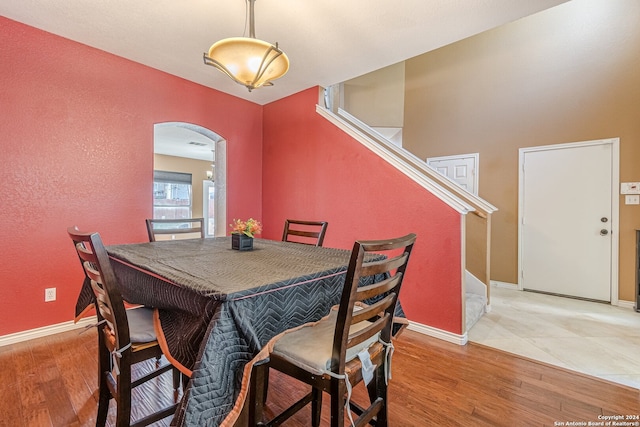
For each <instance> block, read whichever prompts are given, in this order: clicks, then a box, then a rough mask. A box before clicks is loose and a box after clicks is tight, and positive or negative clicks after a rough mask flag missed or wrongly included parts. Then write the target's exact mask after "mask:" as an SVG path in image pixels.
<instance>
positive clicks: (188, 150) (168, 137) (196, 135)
mask: <svg viewBox="0 0 640 427" xmlns="http://www.w3.org/2000/svg"><path fill="white" fill-rule="evenodd" d="M153 141H154V144H153V145H154V171H167V172H175V173H183V174H190V175H191V182H192V185H191V199H190V203H191V204H190V212H191V216H192V217H203V218H205V228H206V231H207V236H224V235H225V234H226V223H227V218H226V216H227V202H226V200H227V194H226V176H227V161H226V159H227V150H226V140H225V139H224V138H222V136H220V135H218V134H217V133H215V132H213V131H212V130H210V129H207V128H204V127H202V126H199V125H195V124H192V123H185V122H164V123H156V124H155V125H154V127H153ZM154 203H155V197H154ZM154 206H155V205H154Z"/></svg>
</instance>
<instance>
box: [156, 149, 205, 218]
mask: <svg viewBox="0 0 640 427" xmlns="http://www.w3.org/2000/svg"><path fill="white" fill-rule="evenodd" d="M153 169H155V170H162V171H168V172H184V173H190V174H191V179H192V187H191V191H192V195H193V196H192V197H193V206H192V207H191V216H192V217H193V218H200V217H203V216H204V215H203V212H202V181H204V180H205V179H207V171H208V170H211V161H206V160H194V159H186V158H184V157H174V156H165V155H163V154H154V156H153Z"/></svg>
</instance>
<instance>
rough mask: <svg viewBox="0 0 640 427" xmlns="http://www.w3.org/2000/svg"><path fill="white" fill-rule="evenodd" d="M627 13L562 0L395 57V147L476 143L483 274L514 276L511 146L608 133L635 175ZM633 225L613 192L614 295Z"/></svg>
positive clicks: (633, 40)
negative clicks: (486, 243)
mask: <svg viewBox="0 0 640 427" xmlns="http://www.w3.org/2000/svg"><path fill="white" fill-rule="evenodd" d="M638 22H640V2H638V1H637V0H616V1H601V0H574V1H570V2H567V3H564V4H562V5H560V6H557V7H554V8H551V9H549V10H546V11H543V12H540V13H538V14H535V15H532V16H529V17H526V18H523V19H520V20H518V21H516V22H513V23H510V24H507V25H504V26H501V27H499V28H496V29H494V30H491V31H487V32H485V33H482V34H479V35H477V36H474V37H470V38H468V39H465V40H462V41H460V42H458V43H454V44H452V45H450V46H446V47H443V48H441V49H438V50H435V51H433V52H429V53H426V54H424V55H421V56H418V57H416V58H413V59H410V60H408V61H407V62H406V82H405V83H406V95H405V101H406V105H405V128H404V133H403V135H404V143H405V146H406V147H407V148H408V149H409V150H411V151H412V152H413V153H415V154H416V155H418V156H419V157H421V158H426V157H431V156H442V155H452V154H464V153H476V152H479V153H480V172H479V173H480V175H479V176H480V185H479V187H480V193H479V194H480V196H481V197H484V198H485V199H487V200H488V201H489V202H491V203H492V204H494V205H495V206H497V207H498V209H499V211H498V212H496V213H495V214H494V215H493V222H492V226H493V233H492V252H491V255H492V263H491V278H492V279H494V280H498V281H504V282H511V283H517V282H518V278H517V271H518V240H517V239H518V236H517V233H518V224H517V222H518V149H519V148H523V147H532V146H539V145H550V144H561V143H569V142H579V141H590V140H596V139H603V138H615V137H619V138H620V181H621V182H625V181H634V182H635V181H640V173H639V169H638V163H639V162H640V144H639V141H640V120H639V119H638V118H639V116H640V114H639V111H640V110H639V106H640V73H639V72H638V70H640V26H639V25H638ZM567 191H570V189H567ZM636 228H640V206H638V205H625V204H624V199H623V197H620V224H619V230H620V249H619V253H620V263H619V264H620V266H619V274H620V283H619V297H620V299H622V300H626V301H633V300H635V297H634V293H635V274H634V270H635V229H636Z"/></svg>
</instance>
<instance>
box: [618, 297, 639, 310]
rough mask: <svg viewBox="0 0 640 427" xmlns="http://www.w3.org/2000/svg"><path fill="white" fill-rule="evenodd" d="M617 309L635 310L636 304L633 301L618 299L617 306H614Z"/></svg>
mask: <svg viewBox="0 0 640 427" xmlns="http://www.w3.org/2000/svg"><path fill="white" fill-rule="evenodd" d="M616 305H617V306H618V307H622V308H630V309H631V310H635V309H636V302H635V301H624V300H621V299H619V300H618V304H616Z"/></svg>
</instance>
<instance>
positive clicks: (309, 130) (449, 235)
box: [263, 89, 462, 334]
mask: <svg viewBox="0 0 640 427" xmlns="http://www.w3.org/2000/svg"><path fill="white" fill-rule="evenodd" d="M317 99H318V92H317V89H309V90H307V91H304V92H301V93H299V94H296V95H293V96H290V97H288V98H285V99H283V100H280V101H277V102H274V103H271V104H268V105H266V106H265V109H264V126H265V127H264V141H263V144H264V153H263V191H264V195H265V197H264V201H263V212H264V223H265V231H264V236H263V237H266V238H271V239H279V238H280V237H281V236H282V227H283V225H284V220H285V219H286V218H298V219H309V220H326V221H328V222H329V226H328V228H327V235H326V238H325V243H324V246H330V247H340V248H344V249H351V248H352V246H353V242H354V240H355V239H379V238H387V237H396V236H400V235H403V234H406V233H409V232H415V233H416V234H417V235H418V240H417V243H416V246H415V249H414V252H413V255H412V259H411V261H410V266H409V269H408V273H407V281H406V282H405V285H404V288H403V290H402V293H401V295H400V299H401V301H402V304H403V307H404V309H405V311H406V313H407V316H408V318H409V319H410V320H413V321H416V322H418V323H422V324H427V325H430V326H433V327H436V328H439V329H443V330H446V331H450V332H453V333H457V334H460V333H462V331H461V328H462V325H461V318H462V314H461V277H462V274H461V261H460V256H461V255H460V251H461V223H460V221H461V216H460V215H459V214H457V213H456V212H455V211H453V210H452V209H451V208H449V207H448V206H446V205H445V204H444V203H442V202H441V201H440V200H438V199H436V198H435V197H434V196H433V195H431V194H430V193H428V192H427V191H426V190H424V189H423V188H422V187H419V186H418V185H417V184H415V183H414V182H413V181H411V180H409V179H408V178H407V177H405V176H404V175H403V174H401V173H400V172H398V171H397V170H395V169H394V168H393V167H392V166H390V165H389V164H387V163H386V162H385V161H383V160H382V159H380V158H379V157H378V156H377V155H375V154H374V153H372V152H371V151H369V150H368V149H367V148H365V147H364V146H363V145H361V144H360V143H358V142H357V141H355V140H354V139H352V138H351V137H349V136H348V135H346V134H345V133H343V132H342V131H340V130H339V129H337V128H336V127H335V126H333V125H332V124H330V123H329V122H327V121H326V120H325V119H324V118H322V117H321V116H320V115H318V114H317V113H316V112H315V104H316V102H317Z"/></svg>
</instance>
